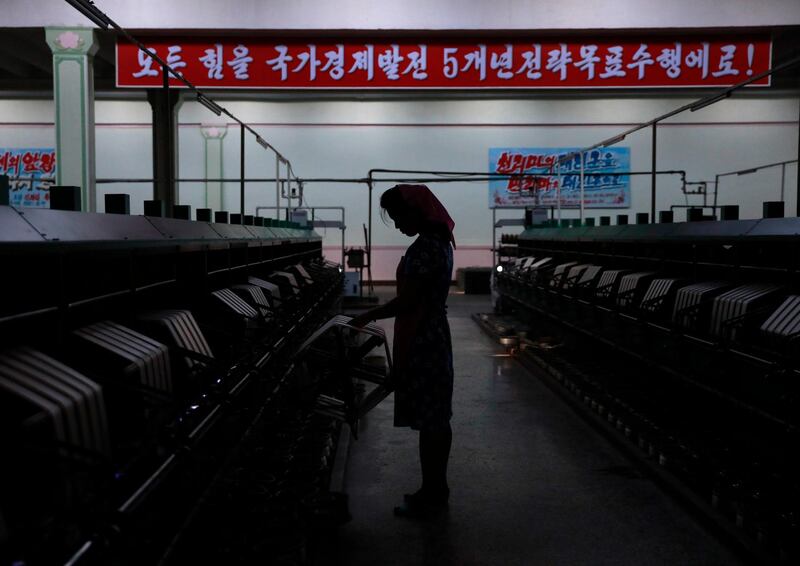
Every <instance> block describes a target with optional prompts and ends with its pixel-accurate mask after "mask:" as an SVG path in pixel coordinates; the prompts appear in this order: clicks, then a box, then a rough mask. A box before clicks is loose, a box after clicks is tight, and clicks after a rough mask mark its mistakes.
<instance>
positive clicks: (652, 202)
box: [650, 122, 705, 222]
mask: <svg viewBox="0 0 800 566" xmlns="http://www.w3.org/2000/svg"><path fill="white" fill-rule="evenodd" d="M657 144H658V122H655V123H653V155H652V162H651V171H653V175H652V177H651V178H650V222H655V221H656V159H657V148H658V145H657ZM703 198H705V197H703ZM704 202H705V201H704Z"/></svg>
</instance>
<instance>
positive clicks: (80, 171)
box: [45, 27, 99, 212]
mask: <svg viewBox="0 0 800 566" xmlns="http://www.w3.org/2000/svg"><path fill="white" fill-rule="evenodd" d="M45 37H46V40H47V45H49V46H50V50H51V51H52V52H53V97H54V102H55V109H56V162H57V164H58V165H57V166H56V185H62V186H63V185H67V186H75V187H80V188H81V209H82V210H84V211H90V212H94V211H96V210H97V192H96V187H95V153H94V65H93V62H94V61H93V60H94V55H95V53H97V50H98V48H99V45H98V43H97V41H96V39H95V34H94V30H92V29H89V28H62V27H53V28H47V29H46V30H45Z"/></svg>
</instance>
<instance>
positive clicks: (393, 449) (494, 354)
mask: <svg viewBox="0 0 800 566" xmlns="http://www.w3.org/2000/svg"><path fill="white" fill-rule="evenodd" d="M449 305H450V324H451V328H452V331H453V340H454V350H455V352H454V353H455V370H456V372H455V375H456V382H455V396H454V413H455V414H454V417H453V450H452V456H451V462H450V488H451V503H450V508H449V512H448V513H447V514H445V515H443V516H441V517H437V518H436V519H434V520H429V521H411V520H408V519H400V518H396V517H394V515H393V513H392V509H393V507H394V506H395V505H398V504H400V502H401V499H402V494H403V493H409V492H412V491H414V490H416V489H417V487H418V482H419V470H418V464H417V455H416V450H417V437H416V433H414V432H413V431H410V430H408V429H396V428H394V427H393V426H392V410H393V399H392V397H391V396H390V397H389V398H388V399H387V400H386V401H384V402H383V403H382V404H381V405H380V406H379V407H377V408H376V409H375V410H374V411H373V412H372V413H371V414H370V415H368V418H367V419H366V420H365V421H364V422H363V424H362V427H361V430H360V434H359V440H357V441H354V442H353V443H352V444H351V451H350V460H349V462H348V467H347V475H346V485H347V491H348V492H349V495H350V510H351V513H352V515H353V520H352V521H351V522H350V523H348V524H347V525H345V526H343V527H342V528H341V529H340V533H339V538H338V544H337V546H338V548H335V549H333V550H332V553H331V555H330V556H329V557H328V558H329V559H330V560H329V561H328V560H325V562H326V563H329V564H340V565H342V566H344V565H347V566H361V565H376V564H380V565H386V566H388V565H397V566H405V565H422V564H425V565H428V564H430V565H437V566H440V565H454V566H455V565H458V566H467V565H489V564H502V565H517V564H524V565H565V564H569V565H577V564H586V565H601V564H608V565H642V564H647V565H654V564H664V565H670V566H673V565H676V564H681V565H693V564H698V565H699V564H702V565H705V566H709V565H715V564H719V565H723V564H724V565H731V564H738V563H740V560H739V559H737V558H736V556H735V555H733V554H732V553H731V552H730V551H728V550H727V549H726V548H725V547H724V546H722V545H721V544H720V543H719V542H718V541H717V540H716V539H714V538H713V537H712V536H711V535H709V534H708V533H707V532H705V531H704V530H703V529H702V528H701V527H700V526H699V525H698V524H697V523H696V522H695V521H694V520H693V519H692V518H691V517H690V516H689V515H688V514H687V513H686V512H685V511H684V510H683V509H682V508H681V507H679V506H678V504H676V503H675V502H673V501H672V500H671V499H670V498H669V497H668V496H667V495H665V494H664V493H662V492H661V491H660V490H659V488H658V487H657V486H656V485H654V484H653V483H652V482H651V481H650V480H649V479H647V478H644V477H642V476H641V474H640V473H639V472H638V471H637V470H636V469H635V468H633V467H632V466H631V465H630V463H629V462H628V461H627V460H626V459H625V458H624V457H623V456H622V455H621V454H620V453H619V452H618V451H617V450H616V449H615V448H614V447H613V446H612V445H610V444H609V443H608V442H607V441H606V440H605V439H604V438H602V437H601V436H599V435H598V434H596V433H595V432H593V431H592V430H591V428H589V426H588V425H587V424H586V423H584V422H583V421H582V420H581V419H580V418H579V417H578V416H577V415H575V414H574V413H573V412H572V411H571V410H570V409H569V408H568V407H567V406H566V405H564V404H563V403H562V402H561V401H560V400H559V399H558V397H556V396H555V394H553V393H552V392H551V391H550V390H549V389H548V388H547V387H546V386H544V385H543V384H542V383H541V382H540V381H539V380H538V379H537V378H536V377H535V376H533V375H531V374H530V373H528V372H527V371H526V370H525V369H523V368H522V367H521V366H520V365H518V364H517V363H516V362H514V361H513V360H511V359H509V358H508V357H504V355H503V349H502V348H501V347H500V346H498V345H496V344H495V343H494V342H493V341H491V340H490V339H489V338H488V337H486V336H485V335H483V334H482V333H481V331H480V329H479V328H478V326H477V325H476V324H475V323H474V322H473V321H472V320H471V319H470V314H471V313H473V312H480V311H484V312H485V311H487V310H488V309H489V304H488V298H487V297H485V296H465V295H452V296H451V297H450V301H449ZM387 327H388V325H387Z"/></svg>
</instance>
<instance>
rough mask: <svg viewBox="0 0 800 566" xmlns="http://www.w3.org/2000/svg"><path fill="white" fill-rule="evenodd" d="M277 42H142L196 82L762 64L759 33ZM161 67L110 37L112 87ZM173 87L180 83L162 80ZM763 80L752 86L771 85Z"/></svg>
mask: <svg viewBox="0 0 800 566" xmlns="http://www.w3.org/2000/svg"><path fill="white" fill-rule="evenodd" d="M381 41H382V42H381V43H359V42H356V41H353V40H348V41H346V42H344V41H343V42H341V43H332V42H330V41H329V40H326V41H324V42H319V43H316V42H314V41H313V40H296V39H293V40H292V41H285V42H284V41H275V40H272V41H270V40H268V39H266V38H246V37H239V38H236V37H219V38H213V37H202V38H200V37H158V38H148V39H147V41H146V42H145V44H146V46H147V47H148V48H150V49H154V50H155V52H156V54H157V55H158V56H160V57H162V58H163V59H165V60H166V61H167V63H169V64H170V65H171V66H172V67H173V68H174V69H175V70H176V71H178V72H180V73H182V74H183V75H184V76H185V77H186V79H188V80H189V81H190V82H191V83H193V84H195V85H197V86H198V87H202V88H226V89H231V88H234V89H235V88H259V89H278V88H289V89H315V88H322V89H368V88H377V89H450V88H453V89H536V88H548V89H568V88H581V89H593V88H669V87H684V88H685V87H719V86H730V85H733V84H736V83H738V82H741V81H743V80H745V79H747V78H749V77H751V76H753V75H755V74H758V73H761V72H763V71H766V70H768V69H769V68H770V65H771V58H772V42H771V41H770V39H769V38H768V37H764V36H753V37H747V36H736V37H719V36H709V37H702V36H693V37H691V38H685V37H676V38H664V37H650V38H648V37H639V38H632V37H624V38H622V37H619V38H598V39H594V38H580V39H576V38H564V39H562V40H558V39H551V38H543V39H542V40H537V39H535V38H532V39H531V40H530V41H518V40H516V39H515V40H514V41H513V42H509V43H504V42H499V41H497V42H484V41H475V42H468V41H465V40H459V41H453V42H449V41H443V40H440V39H437V40H435V41H430V42H413V43H412V42H408V41H405V42H396V43H392V42H386V40H381ZM161 73H162V69H161V68H160V66H159V65H158V64H157V63H156V62H155V61H154V60H153V59H152V58H151V57H150V56H148V55H147V54H146V53H144V52H142V51H140V50H139V49H138V48H137V47H136V46H135V45H133V44H130V43H127V42H125V41H124V40H120V41H119V42H118V43H117V86H119V87H134V88H143V87H144V88H147V87H160V86H162V84H163V79H162V74H161ZM170 84H171V85H172V86H175V87H180V86H182V83H181V82H180V81H179V80H177V79H175V78H171V79H170ZM769 84H770V80H769V77H765V78H763V79H761V80H759V81H757V82H756V83H754V85H757V86H769Z"/></svg>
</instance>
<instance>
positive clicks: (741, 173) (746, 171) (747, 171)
mask: <svg viewBox="0 0 800 566" xmlns="http://www.w3.org/2000/svg"><path fill="white" fill-rule="evenodd" d="M756 171H758V167H754V168H753V169H745V170H744V171H738V172H737V173H736V174H737V175H749V174H750V173H755V172H756Z"/></svg>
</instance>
